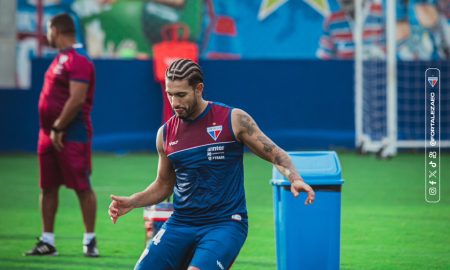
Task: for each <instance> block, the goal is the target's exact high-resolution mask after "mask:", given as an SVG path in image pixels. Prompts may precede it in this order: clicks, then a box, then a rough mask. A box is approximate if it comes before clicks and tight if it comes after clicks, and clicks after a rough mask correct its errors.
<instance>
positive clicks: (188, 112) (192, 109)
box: [178, 99, 198, 120]
mask: <svg viewBox="0 0 450 270" xmlns="http://www.w3.org/2000/svg"><path fill="white" fill-rule="evenodd" d="M197 105H198V103H197V100H196V99H194V103H192V106H190V107H189V109H185V112H186V113H185V115H184V116H182V115H178V117H179V118H181V119H183V120H186V119H189V117H191V116H192V115H193V114H194V112H195V110H196V109H197Z"/></svg>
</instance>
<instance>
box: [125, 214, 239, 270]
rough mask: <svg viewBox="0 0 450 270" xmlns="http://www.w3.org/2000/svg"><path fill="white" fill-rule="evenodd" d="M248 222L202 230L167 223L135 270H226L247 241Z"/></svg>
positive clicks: (214, 226) (154, 238) (211, 226)
mask: <svg viewBox="0 0 450 270" xmlns="http://www.w3.org/2000/svg"><path fill="white" fill-rule="evenodd" d="M247 232H248V225H247V222H246V221H232V220H230V221H225V222H221V223H216V224H209V225H203V226H189V225H179V224H173V223H169V224H167V223H165V224H164V225H163V226H162V228H161V230H160V231H159V232H158V233H157V234H156V235H155V237H153V239H152V241H151V242H150V243H149V245H148V247H147V248H146V249H145V250H144V252H143V253H142V255H141V258H140V259H139V261H138V262H137V264H136V267H135V268H134V269H135V270H144V269H149V270H150V269H151V270H180V269H182V270H186V269H187V268H188V267H189V266H195V267H197V268H199V269H201V270H226V269H229V268H230V266H231V265H232V263H233V262H234V260H235V259H236V257H237V255H238V254H239V251H240V250H241V247H242V246H243V245H244V242H245V239H246V238H247Z"/></svg>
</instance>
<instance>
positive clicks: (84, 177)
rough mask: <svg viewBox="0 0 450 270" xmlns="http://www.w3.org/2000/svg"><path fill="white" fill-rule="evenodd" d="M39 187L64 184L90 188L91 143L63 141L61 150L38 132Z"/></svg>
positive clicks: (76, 187)
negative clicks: (57, 149)
mask: <svg viewBox="0 0 450 270" xmlns="http://www.w3.org/2000/svg"><path fill="white" fill-rule="evenodd" d="M38 156H39V175H40V181H39V183H40V187H41V188H42V189H49V188H53V187H58V186H60V185H65V186H66V187H68V188H72V189H74V190H79V191H82V190H87V189H90V188H91V183H90V175H91V144H90V143H84V142H72V141H65V142H64V148H63V150H61V152H58V151H56V149H55V148H54V147H53V144H52V142H51V139H50V137H49V136H48V135H47V134H45V133H44V132H43V131H40V132H39V141H38Z"/></svg>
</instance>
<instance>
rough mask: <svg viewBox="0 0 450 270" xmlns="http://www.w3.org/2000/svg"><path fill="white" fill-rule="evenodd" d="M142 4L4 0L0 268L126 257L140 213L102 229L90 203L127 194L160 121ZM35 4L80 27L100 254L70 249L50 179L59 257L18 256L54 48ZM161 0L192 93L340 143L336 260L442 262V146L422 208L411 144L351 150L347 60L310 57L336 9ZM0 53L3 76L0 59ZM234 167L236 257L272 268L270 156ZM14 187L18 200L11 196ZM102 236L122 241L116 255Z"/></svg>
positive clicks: (319, 140) (31, 204)
mask: <svg viewBox="0 0 450 270" xmlns="http://www.w3.org/2000/svg"><path fill="white" fill-rule="evenodd" d="M4 1H8V0H4ZM151 2H153V1H141V0H130V1H124V0H117V1H114V0H112V1H88V0H60V1H27V0H18V1H17V2H16V3H17V10H16V12H17V13H16V22H15V25H16V28H15V42H16V43H15V44H16V45H17V46H16V47H15V48H17V49H15V53H14V55H16V56H17V57H16V58H15V59H13V60H14V63H12V62H11V63H10V65H9V66H10V69H11V68H12V69H13V71H14V74H15V75H14V80H13V82H11V81H6V83H5V82H4V81H3V82H2V83H1V90H0V129H1V132H0V152H1V153H2V154H1V156H0V182H2V184H3V185H4V188H2V192H1V194H0V195H1V198H2V199H1V201H0V202H1V204H2V205H3V206H2V207H1V208H0V209H1V211H2V221H1V222H0V228H1V230H0V232H1V235H0V239H2V242H4V243H5V244H4V245H3V247H2V249H0V251H1V253H2V254H3V255H0V256H1V257H0V258H1V261H2V262H1V263H0V269H19V268H20V269H105V268H111V267H112V266H114V265H115V266H117V267H118V268H120V269H126V268H130V267H131V266H132V265H133V263H134V262H135V260H136V259H137V257H138V255H139V252H140V250H141V249H142V245H143V243H142V242H141V240H142V241H143V237H144V231H143V227H142V226H143V224H142V223H143V222H142V215H141V212H140V211H135V212H134V213H133V214H132V215H130V218H128V219H124V220H123V222H122V224H119V226H118V228H116V227H111V225H110V224H109V220H108V219H107V217H106V216H105V215H104V213H102V210H104V209H106V207H107V205H108V195H109V194H110V193H122V194H129V193H131V192H135V191H137V190H140V189H142V188H143V187H145V186H146V185H147V184H148V182H149V180H148V179H152V178H153V177H154V172H155V165H156V160H155V155H154V154H153V153H154V150H155V146H154V141H155V135H156V130H157V128H158V127H159V126H160V124H161V110H162V105H161V99H162V96H161V91H160V85H159V83H157V82H155V81H154V78H153V65H152V64H153V62H152V51H151V45H152V44H154V43H157V42H160V40H159V39H158V36H157V35H156V37H155V36H153V34H154V33H153V32H154V31H149V29H154V28H156V29H158V28H157V27H160V26H161V25H163V24H164V23H165V22H164V20H162V22H161V20H158V18H156V19H155V18H153V19H154V20H152V18H151V17H152V14H149V13H148V12H147V13H146V10H147V9H146V7H147V5H149V3H151ZM3 3H5V2H2V4H3ZM36 3H38V4H36ZM39 3H42V6H39ZM211 8H212V9H211ZM38 10H42V14H43V16H42V17H43V20H42V22H41V23H42V26H45V20H46V19H48V18H49V17H50V16H51V15H54V14H57V13H59V12H61V11H66V12H71V13H72V14H73V16H74V18H76V20H77V27H78V29H79V30H80V33H81V34H80V36H79V40H80V41H81V42H83V43H85V44H86V45H88V49H89V50H90V53H91V55H92V56H93V57H94V63H95V65H96V68H97V91H96V95H95V106H94V110H93V114H92V116H93V124H94V132H95V136H94V141H93V147H94V151H96V153H97V154H96V155H95V156H94V175H93V181H94V187H95V188H96V189H97V190H98V193H99V211H100V214H99V217H98V220H99V221H98V234H99V239H100V243H99V245H100V249H101V252H102V255H104V259H102V260H103V261H96V262H91V261H87V260H84V259H83V258H80V257H79V256H78V253H80V252H79V250H78V249H79V247H78V244H79V242H80V241H81V240H79V239H78V238H79V235H81V223H79V224H78V223H77V220H78V219H79V218H80V217H79V213H78V212H77V211H78V209H77V206H76V200H75V198H74V197H73V198H71V197H70V196H72V195H70V192H69V191H66V190H62V191H61V192H62V198H63V197H68V198H64V200H61V203H62V205H61V208H60V213H59V215H61V217H58V220H57V226H58V224H60V226H61V228H60V229H59V228H58V229H57V230H58V231H57V244H58V247H59V249H63V250H64V249H65V250H66V254H67V255H66V257H65V256H61V257H60V258H57V259H56V260H54V261H50V262H48V261H45V260H41V259H40V258H38V259H33V260H27V259H25V258H21V255H20V254H21V253H22V252H23V251H24V250H25V249H27V248H29V246H30V245H31V244H32V241H33V239H32V238H33V237H34V236H35V235H38V234H39V228H40V227H39V216H38V209H37V196H38V193H39V191H38V188H37V176H38V174H37V164H36V159H35V157H34V155H33V153H34V151H35V149H36V141H37V132H38V116H37V100H38V97H39V92H40V89H41V86H42V82H43V74H44V72H45V70H46V68H47V67H48V65H49V63H50V61H51V58H52V56H54V54H55V52H54V51H52V50H49V49H48V48H47V47H46V46H45V44H44V42H43V41H42V36H43V35H45V33H44V32H43V30H42V29H44V28H42V29H41V30H39V27H37V21H38V16H37V15H36V14H37V11H38ZM163 10H164V8H163ZM174 10H175V12H172V13H171V11H167V12H168V13H167V14H169V15H168V18H175V20H176V21H179V22H183V23H185V24H187V25H188V26H189V28H190V30H191V36H190V40H191V41H193V42H196V43H197V44H198V45H199V48H200V65H201V66H202V68H203V69H204V71H205V74H206V82H205V83H206V92H205V95H206V99H208V100H215V101H220V102H223V103H226V104H229V105H232V106H235V107H239V108H242V109H244V110H246V111H248V112H249V113H250V114H251V115H252V116H253V117H254V118H255V119H256V121H257V122H258V123H259V125H260V126H261V128H262V129H263V130H264V131H265V132H266V133H267V134H268V135H269V136H270V137H271V138H272V139H273V140H274V141H275V142H277V143H278V144H279V145H280V146H282V147H284V148H285V149H286V150H324V149H333V150H339V151H340V152H339V153H340V155H341V162H342V166H343V172H344V178H345V180H346V181H347V183H346V184H345V186H344V193H343V217H342V220H343V223H342V251H341V252H342V264H341V266H342V269H448V267H450V261H449V259H448V258H447V257H446V256H445V254H448V253H450V250H449V248H448V246H449V245H448V243H450V239H449V238H448V236H447V235H448V234H446V233H445V232H446V228H448V226H450V219H449V215H448V213H449V210H450V207H449V202H450V201H449V199H448V197H450V196H449V194H450V189H449V186H448V185H447V184H446V182H445V179H449V175H450V172H449V170H448V166H446V165H445V164H448V163H449V162H450V160H449V156H448V155H444V156H443V161H442V164H443V167H442V179H444V181H443V187H442V194H443V200H442V201H441V203H440V204H439V205H436V206H429V205H426V204H425V202H424V200H423V179H422V178H423V177H422V176H423V173H424V172H423V171H422V168H423V164H422V162H423V158H422V157H423V155H422V152H421V151H418V152H415V153H411V152H407V153H402V154H400V155H399V156H398V157H396V158H394V159H393V160H391V161H380V160H375V159H374V158H373V157H370V156H369V157H367V156H365V157H362V156H357V155H355V154H353V153H352V152H351V151H352V150H353V148H354V140H355V135H354V132H355V130H354V129H355V128H354V110H355V108H354V63H353V61H352V60H351V59H348V60H328V61H323V60H320V59H318V58H317V56H316V51H317V49H318V46H319V40H320V37H321V35H322V25H323V23H324V19H325V18H326V16H327V15H329V14H331V13H332V12H334V11H337V10H339V5H338V3H337V2H336V1H335V0H303V1H297V0H288V1H286V0H267V1H265V0H249V1H242V2H239V3H238V1H227V0H211V1H191V0H186V2H185V5H184V6H183V8H181V9H179V8H177V9H174ZM172 11H173V10H172ZM173 14H175V15H176V16H175V17H173V16H174V15H173ZM171 16H172V17H171ZM218 17H221V18H224V19H223V20H222V22H224V23H223V24H222V26H220V27H218V28H216V30H217V31H216V30H211V29H213V28H212V26H211V24H212V22H213V21H214V22H217V18H218ZM149 21H150V22H149ZM4 22H5V21H2V24H4ZM152 23H153V24H152ZM2 27H4V25H2ZM2 29H3V28H2ZM156 32H158V31H156ZM16 37H17V38H16ZM39 37H41V38H39ZM0 38H3V37H2V36H1V35H0ZM4 40H5V39H2V41H4ZM3 44H6V42H5V43H3ZM3 44H2V45H3ZM230 59H233V60H230ZM434 60H436V59H434ZM1 62H2V65H3V66H2V73H3V74H6V73H4V72H3V71H4V65H5V62H6V58H3V61H1ZM446 91H448V88H446ZM137 152H138V153H140V154H136V153H137ZM17 153H21V154H17ZM411 164H413V166H411ZM246 167H247V172H246V188H247V193H248V200H249V211H250V214H251V215H253V218H254V221H253V225H251V226H253V232H251V233H250V236H249V239H248V241H247V244H246V246H245V247H244V249H243V251H242V254H241V256H240V257H239V259H238V261H237V262H236V269H274V268H275V259H274V249H275V247H274V235H273V220H272V217H273V210H272V204H271V194H270V188H269V185H268V180H269V179H270V174H271V172H270V169H271V168H270V165H268V164H267V163H264V162H261V161H258V160H257V159H256V158H254V157H253V156H251V155H247V156H246ZM113 168H115V169H113ZM412 168H413V169H412ZM144 179H146V180H144ZM447 182H448V181H447ZM125 183H126V184H125ZM259 190H263V191H261V193H260V192H259ZM364 194H365V195H364ZM19 195H20V196H23V198H19V199H18V197H17V196H19ZM63 201H64V202H63ZM103 212H104V211H103ZM138 212H139V213H138ZM252 213H253V214H252ZM72 219H73V221H72ZM67 223H70V224H71V225H67V226H66V224H67ZM77 224H78V225H77ZM63 226H64V227H63ZM374 227H375V228H377V229H373V228H374ZM124 231H127V232H130V233H129V234H128V235H127V234H124V233H123V232H124ZM117 234H120V235H117ZM113 235H117V238H116V239H115V238H114V237H113ZM102 238H103V239H104V242H103V243H102V242H101V241H102V240H101V239H102ZM119 243H120V244H119ZM398 243H401V244H400V245H398ZM116 245H123V246H124V247H125V248H126V249H128V250H127V251H126V252H123V253H121V248H119V247H118V246H116ZM402 248H403V249H402ZM399 249H402V250H401V251H399ZM61 253H63V252H61ZM392 257H397V258H398V259H397V260H395V259H393V258H392ZM70 262H77V263H80V265H81V268H76V267H75V266H73V265H67V264H70Z"/></svg>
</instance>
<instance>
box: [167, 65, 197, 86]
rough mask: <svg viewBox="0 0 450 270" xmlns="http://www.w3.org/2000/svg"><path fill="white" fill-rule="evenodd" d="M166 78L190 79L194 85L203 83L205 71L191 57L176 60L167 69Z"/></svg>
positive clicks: (190, 83) (189, 81)
mask: <svg viewBox="0 0 450 270" xmlns="http://www.w3.org/2000/svg"><path fill="white" fill-rule="evenodd" d="M166 78H167V79H169V80H172V81H175V80H185V79H186V80H188V83H189V85H190V86H192V87H194V88H195V87H196V86H197V84H199V83H203V73H202V70H201V69H200V66H199V65H198V64H197V63H195V62H194V61H192V60H190V59H178V60H176V61H174V62H173V63H172V64H170V66H169V67H168V68H167V70H166Z"/></svg>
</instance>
